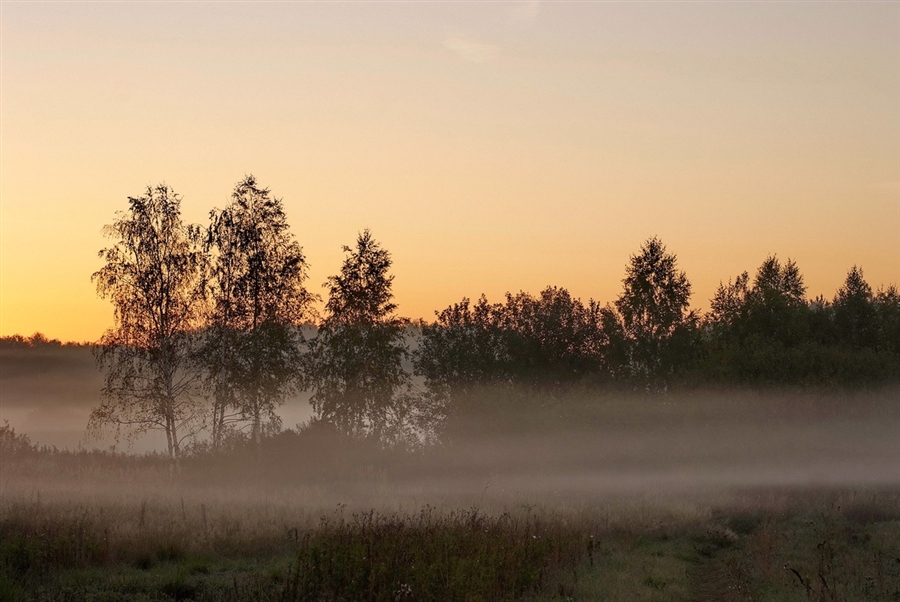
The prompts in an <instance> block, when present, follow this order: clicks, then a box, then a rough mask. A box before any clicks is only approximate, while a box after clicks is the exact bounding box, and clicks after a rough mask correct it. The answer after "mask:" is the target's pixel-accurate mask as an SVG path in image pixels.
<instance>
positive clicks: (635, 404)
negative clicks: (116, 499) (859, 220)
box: [3, 376, 900, 506]
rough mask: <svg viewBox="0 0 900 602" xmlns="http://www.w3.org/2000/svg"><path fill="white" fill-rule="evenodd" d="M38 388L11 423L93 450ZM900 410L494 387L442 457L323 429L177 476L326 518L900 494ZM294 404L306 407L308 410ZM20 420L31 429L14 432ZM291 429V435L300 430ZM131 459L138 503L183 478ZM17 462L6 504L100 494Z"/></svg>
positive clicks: (452, 427)
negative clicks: (380, 512)
mask: <svg viewBox="0 0 900 602" xmlns="http://www.w3.org/2000/svg"><path fill="white" fill-rule="evenodd" d="M28 378H29V379H34V380H33V381H32V380H27V381H26V380H24V377H20V380H19V382H18V383H16V386H17V387H18V388H12V387H11V388H12V390H13V391H16V392H17V394H18V396H14V397H12V399H13V400H14V402H13V403H10V402H8V401H7V399H9V398H8V397H6V390H7V387H8V386H9V384H10V380H11V379H7V378H4V403H3V412H4V418H6V417H7V416H9V417H10V418H11V419H12V420H11V423H12V425H13V426H14V427H16V430H17V432H19V433H23V434H26V435H29V436H31V437H32V438H33V440H34V441H36V442H38V443H41V444H59V445H66V444H71V443H72V442H77V441H79V440H80V439H81V437H82V433H83V428H84V424H85V419H86V415H87V412H89V409H90V402H89V400H88V398H87V396H86V394H85V395H84V396H83V397H81V398H78V397H77V396H76V393H77V391H78V388H76V387H73V388H72V391H73V395H72V397H69V398H65V397H62V398H61V399H62V401H61V402H56V403H54V401H53V400H51V399H50V398H49V397H48V396H47V395H46V394H44V395H43V396H36V398H35V399H36V401H35V403H34V406H33V407H29V405H28V403H27V399H25V397H24V396H23V395H22V391H24V390H25V389H26V387H25V383H26V382H33V383H34V384H35V390H40V386H49V383H50V381H49V380H46V379H45V380H43V381H42V380H41V379H40V378H37V377H35V376H29V377H28ZM60 382H62V381H60ZM897 399H898V391H897V390H896V389H890V390H884V391H880V392H866V393H861V392H857V393H834V392H831V393H813V392H800V393H785V392H749V391H731V392H729V391H709V390H706V391H693V392H677V393H669V394H664V395H663V394H654V395H643V394H635V393H633V392H623V393H612V392H602V391H601V392H598V391H580V392H569V393H562V394H561V393H558V392H557V393H541V392H536V391H528V392H522V391H510V390H509V389H504V388H488V389H484V390H481V391H479V392H477V393H474V394H472V395H471V396H470V397H469V398H468V400H467V403H464V404H461V405H460V406H459V407H458V408H457V410H456V412H455V413H454V414H452V415H451V416H450V417H449V419H448V420H447V422H446V424H445V430H444V433H443V437H442V439H443V443H441V444H439V445H437V446H434V447H432V448H426V449H423V450H419V451H415V452H405V451H403V452H401V451H396V450H379V449H378V447H377V446H375V445H374V444H372V445H369V444H367V443H365V444H364V443H359V442H353V441H350V440H347V439H345V438H342V437H341V436H339V435H337V434H336V433H334V432H332V431H330V430H328V429H327V428H325V427H323V426H321V425H319V426H317V427H307V428H305V429H300V430H299V431H297V430H295V429H293V428H289V429H287V430H286V431H285V432H283V433H282V434H280V435H278V436H275V437H272V438H269V439H267V440H265V441H264V444H263V447H262V449H261V450H260V451H259V452H255V451H254V450H253V449H252V448H250V447H248V448H246V449H238V450H236V451H233V452H228V453H224V454H221V455H219V456H212V455H209V456H199V457H193V458H190V457H189V458H187V459H185V460H184V462H183V467H182V474H181V476H180V477H177V476H176V477H175V478H176V480H177V481H178V482H179V483H180V486H179V489H180V491H181V493H182V494H183V493H184V489H181V487H182V486H187V487H188V489H191V488H193V487H194V486H202V487H201V488H202V489H204V490H206V491H207V492H209V491H210V489H209V488H212V489H215V490H219V489H220V488H221V490H220V491H219V493H217V494H216V495H219V494H224V495H226V496H227V495H231V494H233V493H236V492H238V491H240V490H244V492H243V493H242V494H240V495H241V496H242V497H246V496H249V498H251V499H252V498H254V497H256V495H257V494H259V495H260V496H262V497H263V498H266V499H269V498H270V496H271V495H272V494H273V493H274V492H275V491H276V490H278V491H281V492H284V493H287V492H289V491H290V490H295V491H296V490H298V489H302V490H304V491H307V492H309V491H315V496H316V497H317V498H318V501H319V502H321V503H323V504H326V505H327V504H328V503H331V502H349V503H353V504H354V505H355V504H360V505H361V506H367V505H368V506H372V505H373V504H375V505H383V504H386V505H388V506H390V505H393V504H394V503H395V502H397V501H399V502H400V503H401V504H402V503H410V502H415V503H432V502H440V501H444V500H445V501H447V502H450V501H453V503H454V504H468V503H476V502H477V503H484V502H487V501H489V500H492V501H494V502H500V503H504V501H513V500H517V501H524V502H538V503H541V504H553V503H556V502H558V503H560V504H566V503H569V502H571V501H572V500H574V499H578V498H585V499H589V498H593V497H595V496H604V495H607V494H609V495H620V494H657V493H682V494H691V493H698V492H716V491H720V492H724V491H732V490H735V489H743V488H764V487H788V488H792V487H809V486H813V487H817V486H828V487H850V488H853V487H882V486H887V487H895V486H898V485H900V404H898V402H897ZM295 403H296V405H297V406H298V407H300V408H302V407H303V406H302V400H297V401H296V402H295ZM283 409H285V408H283ZM287 409H288V412H286V414H289V412H291V411H293V412H296V414H295V416H297V417H299V416H300V411H298V410H297V408H292V407H291V406H288V408H287ZM17 413H18V414H17ZM19 416H24V417H25V418H24V420H22V421H21V422H14V421H13V420H15V419H16V418H17V417H19ZM301 419H302V418H301ZM284 422H285V424H286V425H291V424H292V421H291V419H289V418H287V417H286V419H285V421H284ZM295 422H296V421H294V422H293V423H295ZM153 437H154V434H150V435H148V436H146V437H145V438H144V439H142V440H141V441H140V442H139V443H138V444H137V445H136V446H135V447H134V448H133V451H134V450H141V449H147V448H148V447H150V446H152V445H153V443H154V441H155V440H154V438H153ZM67 438H68V439H67ZM126 460H127V458H124V457H123V458H120V460H115V461H113V460H110V462H112V463H113V464H115V463H116V462H121V463H125V464H122V466H125V468H123V469H122V470H120V471H118V472H116V474H118V475H122V474H127V480H128V482H129V488H130V489H131V490H132V491H135V490H134V487H135V486H139V484H140V483H139V482H140V481H141V480H143V479H144V478H145V477H146V478H147V479H148V482H147V485H148V487H149V489H153V490H155V489H156V488H157V486H159V485H160V482H159V481H158V478H161V479H163V481H167V480H168V479H169V478H170V476H169V474H168V468H167V465H166V463H165V461H164V460H162V459H159V460H157V461H156V464H155V466H156V467H155V468H152V469H149V468H148V469H146V470H145V469H139V468H137V465H136V464H127V462H126ZM108 463H109V462H107V463H106V464H108ZM4 464H5V465H6V466H5V468H6V469H5V470H4V473H5V474H4V480H5V483H4V489H5V490H6V492H7V493H8V492H10V491H11V488H12V489H19V487H22V488H24V489H29V490H30V489H31V488H33V487H38V488H39V489H41V488H43V489H48V490H49V489H56V488H62V489H65V490H69V491H73V490H82V491H83V493H87V492H88V489H90V488H91V487H93V486H99V485H101V483H99V482H97V481H96V480H94V479H88V480H87V481H85V480H83V479H81V477H79V479H81V480H79V479H76V480H75V481H74V482H70V479H69V478H68V477H69V476H71V475H81V474H85V471H84V470H75V471H72V470H66V471H62V472H57V470H50V472H49V473H48V474H46V475H42V474H41V470H40V469H35V468H37V467H31V468H28V469H25V468H24V467H23V468H22V470H16V469H14V468H11V467H12V466H13V465H12V464H10V463H9V462H4ZM126 464H127V466H126ZM44 466H46V465H44ZM123 471H124V472H123ZM87 472H90V471H87ZM102 472H103V471H101V473H102ZM100 480H101V481H104V482H103V484H102V487H101V488H102V489H106V490H107V491H109V492H111V493H112V492H115V491H116V490H117V489H118V487H119V486H120V484H121V483H120V481H119V480H118V477H117V478H115V479H112V480H106V479H100ZM88 481H90V483H88ZM17 484H18V486H17ZM89 485H90V487H89ZM85 487H87V488H88V489H84V488H85ZM289 495H290V494H289ZM248 501H249V500H248Z"/></svg>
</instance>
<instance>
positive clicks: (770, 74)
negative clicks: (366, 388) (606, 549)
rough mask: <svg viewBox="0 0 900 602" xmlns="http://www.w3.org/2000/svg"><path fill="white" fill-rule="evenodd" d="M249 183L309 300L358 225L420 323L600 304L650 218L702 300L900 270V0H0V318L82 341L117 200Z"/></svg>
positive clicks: (191, 206) (821, 285)
mask: <svg viewBox="0 0 900 602" xmlns="http://www.w3.org/2000/svg"><path fill="white" fill-rule="evenodd" d="M247 173H253V174H254V175H256V177H257V178H258V180H259V181H260V182H261V183H262V184H263V185H265V186H268V187H270V188H271V189H272V192H273V193H274V194H275V195H276V196H278V197H281V198H283V199H284V201H285V205H286V209H287V213H288V219H289V221H290V223H291V225H292V230H293V232H294V233H295V234H296V236H297V239H298V241H299V242H300V244H301V245H302V246H303V247H304V250H305V252H306V255H307V257H308V259H309V261H310V263H311V265H312V269H311V271H310V280H309V283H308V284H309V288H310V289H311V290H312V291H314V292H318V293H322V292H323V291H322V289H321V287H320V285H321V283H323V282H324V281H325V279H326V278H327V277H328V276H329V275H330V274H333V273H335V272H336V271H337V270H338V269H339V267H340V263H341V260H342V257H343V254H342V252H341V246H342V245H345V244H352V242H353V240H354V239H355V236H356V234H357V232H358V231H360V230H362V229H364V228H370V229H371V230H372V232H373V235H374V236H375V238H376V239H378V240H379V241H381V242H382V244H383V245H384V246H385V248H387V249H388V250H389V251H391V253H392V254H393V258H394V270H393V272H394V274H395V276H396V280H395V285H394V290H395V293H396V301H397V303H398V304H399V311H400V313H401V314H403V315H406V316H409V317H412V318H420V317H421V318H426V319H430V318H431V317H433V314H434V311H435V310H440V309H443V308H444V307H446V306H447V305H449V304H450V303H453V302H456V301H458V300H460V299H461V298H462V297H464V296H467V297H471V298H476V297H478V296H479V295H480V294H481V293H485V294H487V296H488V298H489V299H491V300H501V299H502V296H503V294H504V293H505V292H506V291H511V292H517V291H519V290H524V291H527V292H531V293H537V292H538V291H539V290H540V289H542V288H543V287H545V286H547V285H558V286H564V287H566V288H568V289H569V290H570V291H571V292H572V293H573V295H575V296H578V297H581V298H582V299H584V300H587V299H588V298H591V297H592V298H594V299H597V300H598V301H600V302H602V303H606V302H611V301H613V300H614V299H615V297H616V296H617V295H618V293H619V290H620V286H621V278H622V276H623V273H624V268H625V264H626V263H627V261H628V257H629V255H630V254H632V253H634V252H636V251H637V250H638V248H639V247H640V245H641V243H642V242H643V241H644V240H645V239H647V238H648V237H650V236H654V235H657V236H659V237H660V238H661V239H662V240H663V241H664V242H665V243H666V245H667V246H668V248H669V250H670V251H672V252H674V253H676V254H677V255H678V259H679V266H680V267H681V268H682V269H683V270H685V271H686V272H687V275H688V277H689V279H690V280H691V282H692V283H693V286H694V297H693V305H694V307H697V308H701V309H703V308H706V307H708V305H709V298H710V296H712V294H713V292H714V291H715V288H716V287H717V286H718V284H719V282H720V281H723V280H728V279H729V278H732V277H734V276H735V275H737V274H738V273H740V272H742V271H744V270H747V271H749V272H751V273H752V272H753V271H754V270H755V269H756V267H757V266H759V264H760V263H761V262H762V261H763V259H765V257H766V256H767V255H769V254H777V255H778V256H779V257H782V258H788V257H791V258H793V259H795V260H796V261H797V262H798V264H799V265H800V268H801V271H802V273H803V275H804V277H805V280H806V283H807V285H808V287H809V293H810V296H816V295H819V294H822V295H824V296H826V297H828V298H830V297H831V296H833V294H834V291H835V290H836V289H837V287H838V286H840V284H841V282H842V281H843V279H844V277H845V275H846V273H847V270H848V269H849V268H850V267H851V266H852V265H854V264H857V265H861V266H862V267H863V268H864V270H865V274H866V277H867V279H868V280H869V282H870V283H871V284H872V285H873V286H875V287H877V286H879V285H882V284H885V285H886V284H891V283H893V284H900V3H897V2H884V3H875V2H870V3H864V2H862V3H861V2H846V3H810V2H783V3H782V2H766V3H752V2H742V3H734V2H729V3H704V2H671V3H670V2H642V3H634V2H551V1H546V0H545V1H543V2H538V1H532V2H463V3H460V2H282V3H267V2H259V3H253V2H235V3H215V2H175V3H164V2H141V3H130V2H118V3H79V2H72V3H29V2H20V3H10V2H3V3H0V334H2V335H9V334H13V333H21V334H30V333H32V332H34V331H41V332H44V333H45V334H46V335H48V336H51V337H56V338H60V339H64V340H79V341H81V340H95V339H97V338H98V337H99V336H100V334H102V332H103V330H104V329H106V328H107V327H109V326H110V325H111V323H112V308H111V306H110V305H109V303H108V302H107V301H103V300H101V299H98V298H97V296H96V293H95V290H94V287H93V285H92V284H91V282H90V275H91V273H92V272H94V271H95V270H96V269H97V268H98V267H99V265H100V263H99V259H98V258H97V251H98V250H99V249H100V248H102V247H104V246H106V245H107V244H108V241H106V240H105V239H104V238H103V237H102V235H101V228H102V227H103V225H104V224H107V223H110V222H111V221H112V220H113V218H114V215H115V212H116V211H119V210H123V209H125V208H126V207H127V197H128V196H134V195H138V194H141V193H142V191H143V189H144V188H145V187H146V186H147V185H150V184H156V183H159V182H163V181H164V182H166V183H168V184H169V185H170V186H171V187H172V188H174V189H175V190H176V191H177V192H178V193H179V194H181V195H182V196H183V198H184V201H183V213H184V216H185V218H186V219H187V220H188V221H193V222H200V223H203V222H205V220H206V216H207V214H208V212H209V210H210V209H212V208H213V207H222V206H224V205H225V204H226V203H227V202H228V196H229V194H230V192H231V189H232V188H233V186H234V184H235V183H236V182H237V181H238V180H240V179H241V178H242V177H243V176H244V175H245V174H247Z"/></svg>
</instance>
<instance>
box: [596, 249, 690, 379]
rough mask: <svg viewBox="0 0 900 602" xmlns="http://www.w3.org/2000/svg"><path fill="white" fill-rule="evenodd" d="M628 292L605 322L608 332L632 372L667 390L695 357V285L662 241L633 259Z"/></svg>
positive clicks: (627, 273) (626, 283) (626, 280)
mask: <svg viewBox="0 0 900 602" xmlns="http://www.w3.org/2000/svg"><path fill="white" fill-rule="evenodd" d="M622 284H623V290H622V293H621V294H620V295H619V298H618V299H617V300H616V302H615V310H613V309H612V308H608V309H607V311H606V312H605V313H604V316H603V318H602V320H603V322H604V323H605V326H606V328H607V329H608V330H607V334H608V336H609V338H610V339H611V340H613V341H617V344H618V346H619V348H620V349H622V350H624V352H625V355H626V357H627V367H626V369H627V371H628V372H630V374H631V376H632V377H634V378H638V379H641V380H644V381H646V382H647V383H648V385H650V384H652V385H654V386H660V385H662V386H664V385H665V384H666V383H667V381H668V380H669V379H670V378H671V376H672V374H673V373H674V372H675V370H676V369H678V368H679V367H680V366H681V365H682V364H684V363H685V361H687V360H689V359H690V357H691V346H692V342H693V341H692V339H693V332H694V330H695V327H696V322H697V316H696V314H695V313H694V312H692V311H689V309H688V306H689V301H690V296H691V284H690V282H689V281H688V279H687V276H686V275H685V273H684V272H682V271H680V270H678V268H677V258H676V257H675V255H674V254H671V253H667V252H666V247H665V245H664V244H663V243H662V241H660V240H659V239H658V238H656V237H654V238H650V239H649V240H647V241H646V242H645V243H644V244H643V245H642V246H641V250H640V252H639V253H638V254H637V255H632V256H631V259H630V261H629V264H628V266H627V267H626V270H625V278H624V279H623V280H622Z"/></svg>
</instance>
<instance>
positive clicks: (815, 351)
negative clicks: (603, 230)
mask: <svg viewBox="0 0 900 602" xmlns="http://www.w3.org/2000/svg"><path fill="white" fill-rule="evenodd" d="M180 201H181V199H180V197H179V196H178V195H176V194H175V193H174V192H173V191H172V190H171V189H169V188H168V187H167V186H165V185H160V186H157V187H155V188H153V187H148V189H147V190H146V191H145V194H143V195H142V196H139V197H131V198H129V209H128V210H127V211H124V212H121V213H119V214H118V215H117V219H116V221H115V222H114V223H113V224H111V225H109V226H107V227H106V233H107V235H108V236H109V237H110V239H112V241H113V243H114V244H113V246H111V247H109V248H107V249H103V250H102V251H101V252H100V256H101V258H102V259H103V260H104V266H103V267H102V268H101V269H100V270H99V271H98V272H97V273H95V274H94V275H93V280H94V282H95V283H96V285H97V290H98V294H100V295H101V296H102V297H104V298H107V299H109V300H110V301H111V302H112V303H113V306H114V308H115V326H114V327H113V328H112V329H110V330H109V331H107V333H106V334H105V335H104V336H103V338H102V339H101V340H100V341H99V342H98V343H97V345H96V346H95V348H94V351H95V356H96V358H97V361H98V363H99V364H100V366H101V367H102V368H103V370H104V373H105V387H104V389H103V395H104V397H103V402H102V403H101V404H100V405H99V406H98V407H97V408H95V409H94V411H93V413H92V415H91V427H92V428H98V429H99V428H102V427H109V426H113V427H115V428H116V429H118V430H119V431H120V432H121V433H122V434H123V435H130V436H134V435H138V434H140V433H142V432H145V431H148V430H151V429H159V430H161V431H163V432H164V433H165V434H166V437H167V441H168V450H169V454H170V456H171V457H173V458H178V457H179V456H180V455H182V454H183V451H184V449H185V446H186V445H188V444H190V445H192V446H194V448H196V446H197V445H201V446H207V447H209V448H210V449H211V450H213V451H214V450H218V449H223V448H226V447H229V446H231V445H233V444H234V443H236V442H240V441H242V440H245V439H249V440H250V441H253V442H255V443H256V445H257V446H259V445H260V443H261V441H262V439H263V438H265V437H266V436H267V435H269V434H273V433H276V432H278V431H279V430H280V429H281V421H280V418H279V415H278V412H277V408H278V407H279V405H280V404H281V403H283V401H284V399H286V398H287V397H288V396H289V395H292V394H296V393H297V392H298V391H306V392H308V393H309V394H310V401H311V404H312V408H313V410H314V418H313V422H314V423H317V424H323V425H328V426H329V427H330V428H334V429H336V430H337V431H339V432H341V433H343V434H345V435H348V436H351V437H356V438H367V439H372V440H376V441H380V442H382V443H383V444H388V445H399V446H401V447H406V446H410V445H412V446H417V445H420V444H422V443H428V442H434V441H438V440H440V439H441V437H442V429H443V426H444V424H446V421H447V419H448V417H450V416H451V415H453V413H454V412H455V411H456V410H457V409H458V407H460V404H469V403H471V398H472V396H471V393H472V392H473V391H484V389H485V387H500V388H507V389H508V390H524V389H529V390H534V389H535V388H537V389H538V390H542V391H547V392H552V391H554V390H559V389H565V388H572V387H607V388H608V387H615V388H625V389H630V390H641V391H651V392H663V391H666V390H668V389H670V388H672V387H686V386H687V387H689V386H701V385H716V386H719V385H742V386H825V387H848V386H850V387H858V386H864V387H869V386H879V385H884V384H887V383H890V382H896V381H898V380H900V294H898V291H897V289H896V287H895V286H893V285H891V286H888V287H886V288H885V287H882V288H880V289H878V290H877V291H876V290H873V289H872V287H871V285H870V284H869V283H867V282H866V280H865V278H864V275H863V271H862V269H861V268H859V267H856V266H854V267H852V268H851V269H850V270H849V272H848V274H847V277H846V280H845V282H844V284H843V285H842V286H841V288H840V289H838V290H837V291H836V292H835V295H834V297H833V298H831V299H825V298H822V297H819V298H816V299H809V298H807V296H806V287H805V285H804V283H803V276H802V274H801V272H800V269H799V267H798V266H797V265H796V263H794V262H793V261H791V260H790V259H789V260H787V261H784V262H782V261H781V260H779V259H778V258H777V257H774V256H771V257H767V258H766V259H765V260H764V261H763V262H762V264H761V265H760V266H759V267H758V268H757V269H756V271H755V272H754V273H753V275H752V276H751V274H750V272H744V273H742V274H740V275H737V276H736V277H734V278H732V279H730V280H728V282H727V284H722V285H720V287H719V289H718V291H717V292H716V294H715V296H714V297H713V299H712V300H711V301H710V310H709V311H708V312H706V313H705V314H702V315H701V314H699V313H698V312H696V311H694V310H691V308H690V298H691V283H690V280H689V279H688V277H687V275H686V274H685V273H684V272H683V271H681V270H679V269H678V265H677V258H676V256H675V255H674V254H673V253H670V252H669V251H668V250H667V249H666V247H665V245H664V244H663V243H662V241H660V240H659V239H657V238H651V239H649V240H647V241H646V242H644V243H643V245H642V246H641V247H640V248H639V249H638V251H637V252H636V253H635V254H634V255H632V256H631V257H630V258H629V259H628V261H627V263H626V266H625V274H624V279H623V288H622V292H621V293H620V295H619V296H618V298H617V299H615V300H614V301H613V302H612V303H608V304H606V305H601V304H600V303H598V302H596V301H594V300H589V301H588V302H587V303H585V302H582V301H581V300H580V299H575V298H572V296H571V295H570V294H569V292H568V291H567V290H566V289H565V288H562V287H548V288H546V289H544V290H543V291H541V292H540V293H539V294H538V295H537V296H533V295H531V294H528V293H524V292H520V293H518V294H512V293H507V295H506V298H505V299H504V300H502V301H500V302H490V301H489V300H488V299H486V298H485V297H484V296H481V297H480V298H479V299H478V300H477V301H474V302H473V301H471V300H470V299H469V298H463V299H462V300H461V301H460V302H458V303H455V304H453V305H451V306H450V307H447V308H445V309H443V310H441V311H439V312H436V316H437V317H436V319H435V320H434V321H433V322H430V323H429V322H425V321H419V322H411V321H410V320H408V319H406V318H403V317H400V316H397V315H396V311H395V310H396V305H395V304H394V303H393V293H392V290H391V289H392V283H393V276H392V275H391V274H390V267H391V256H390V253H389V252H388V251H387V250H385V249H383V248H382V247H381V245H380V244H379V243H378V242H377V241H376V240H375V239H374V238H373V237H372V235H371V233H370V232H369V231H365V232H363V233H361V234H360V235H359V237H358V239H357V240H356V243H355V246H353V247H344V251H345V253H346V256H345V261H344V264H343V266H342V267H341V270H340V272H339V273H338V274H336V275H334V276H332V277H330V278H329V279H328V281H327V282H326V284H325V289H326V292H327V299H326V303H325V310H324V313H322V314H319V313H317V312H316V311H315V302H316V301H317V300H318V299H319V296H318V295H316V294H314V293H312V292H310V291H309V290H308V289H307V288H306V277H307V270H308V263H307V260H306V257H305V256H304V254H303V252H302V248H301V247H300V246H299V244H298V243H297V241H296V239H295V237H294V236H293V235H292V234H291V232H290V228H289V225H288V223H287V218H286V216H285V213H284V210H283V206H282V202H281V200H280V199H277V198H274V197H273V196H272V195H271V194H270V192H269V190H268V189H266V188H262V187H260V186H259V185H258V184H257V182H256V180H255V179H254V178H253V177H252V176H248V177H246V178H245V179H244V180H242V181H241V182H239V183H238V184H237V186H236V187H235V191H234V193H233V195H232V198H231V202H230V204H229V205H228V206H227V207H226V208H225V209H222V210H214V211H212V212H211V213H210V223H209V224H208V225H207V226H199V225H187V224H183V223H182V222H181V218H180ZM0 345H2V347H3V348H5V349H9V348H17V349H26V348H27V349H42V348H46V347H48V346H53V345H57V346H58V345H60V343H59V342H55V341H47V340H46V339H45V338H43V337H41V336H40V335H35V336H33V337H31V338H24V337H21V336H15V337H5V338H3V339H2V341H0ZM476 397H477V398H478V399H482V400H484V399H487V398H485V396H483V395H479V396H476ZM485 403H486V402H485Z"/></svg>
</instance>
